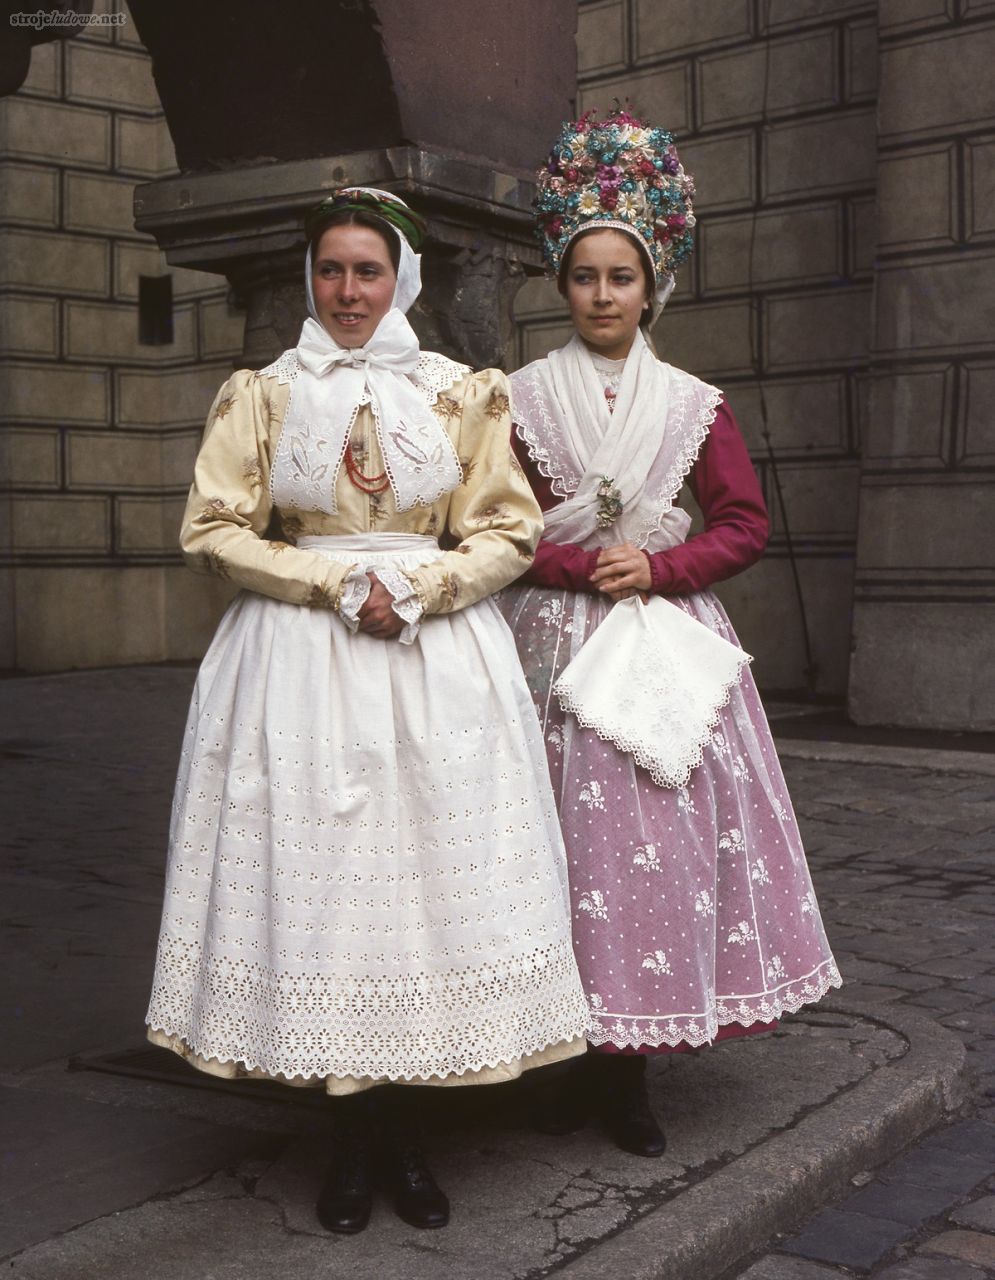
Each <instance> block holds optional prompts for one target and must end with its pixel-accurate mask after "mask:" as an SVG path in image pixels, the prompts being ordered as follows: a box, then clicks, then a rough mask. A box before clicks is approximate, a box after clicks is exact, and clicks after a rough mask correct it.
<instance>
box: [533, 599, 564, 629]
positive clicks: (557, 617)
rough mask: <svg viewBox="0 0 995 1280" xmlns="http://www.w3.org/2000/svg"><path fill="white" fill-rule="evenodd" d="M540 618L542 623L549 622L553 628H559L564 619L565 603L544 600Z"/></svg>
mask: <svg viewBox="0 0 995 1280" xmlns="http://www.w3.org/2000/svg"><path fill="white" fill-rule="evenodd" d="M538 616H539V620H540V621H541V622H548V623H550V625H551V626H558V625H559V623H560V621H561V620H562V618H563V601H562V600H544V601H543V602H542V606H541V607H540V609H539V615H538Z"/></svg>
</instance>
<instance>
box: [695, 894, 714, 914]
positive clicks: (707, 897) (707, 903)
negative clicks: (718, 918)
mask: <svg viewBox="0 0 995 1280" xmlns="http://www.w3.org/2000/svg"><path fill="white" fill-rule="evenodd" d="M694 913H695V915H697V916H714V915H715V905H714V903H713V902H712V895H711V894H710V893H709V892H708V890H707V889H702V891H701V893H699V894H697V895H696V896H695V900H694Z"/></svg>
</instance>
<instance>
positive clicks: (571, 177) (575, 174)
mask: <svg viewBox="0 0 995 1280" xmlns="http://www.w3.org/2000/svg"><path fill="white" fill-rule="evenodd" d="M563 176H564V177H565V178H566V180H567V182H578V181H579V180H580V170H579V169H575V168H574V167H573V165H571V166H570V168H569V169H567V171H566V172H565V173H564V175H563Z"/></svg>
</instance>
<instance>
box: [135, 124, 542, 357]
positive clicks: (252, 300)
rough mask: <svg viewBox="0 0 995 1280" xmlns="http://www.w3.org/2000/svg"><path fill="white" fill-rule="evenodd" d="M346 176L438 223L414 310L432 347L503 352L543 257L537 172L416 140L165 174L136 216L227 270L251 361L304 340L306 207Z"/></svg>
mask: <svg viewBox="0 0 995 1280" xmlns="http://www.w3.org/2000/svg"><path fill="white" fill-rule="evenodd" d="M343 184H355V185H361V186H376V187H383V188H385V189H387V190H391V191H396V192H397V193H398V195H400V196H402V197H403V198H404V199H408V200H410V201H411V203H412V204H413V205H414V207H415V208H417V209H418V211H419V212H420V213H421V214H422V215H423V216H424V217H425V219H426V221H427V223H428V243H427V245H426V248H425V251H424V254H423V262H422V277H423V281H424V286H423V289H422V293H421V296H420V297H419V299H418V301H417V302H416V304H415V306H414V307H413V308H412V312H411V320H412V323H413V325H414V328H415V329H416V331H417V332H418V335H419V337H420V338H421V340H422V342H423V343H424V345H425V346H426V347H427V348H430V349H432V350H436V351H442V352H444V353H445V354H447V355H451V356H453V357H454V358H458V359H460V360H464V361H467V362H468V363H470V364H473V365H475V366H488V365H498V364H501V363H503V360H504V356H505V353H506V351H507V349H508V347H509V345H510V343H511V341H512V337H513V320H512V308H511V304H512V300H513V297H514V293H515V291H516V290H517V287H518V285H519V284H520V282H521V280H522V279H523V278H524V272H525V270H526V269H527V268H531V269H533V270H538V269H539V252H538V246H537V245H536V244H535V242H534V240H533V237H532V218H531V214H530V212H529V202H530V199H531V192H532V186H531V182H530V181H529V180H528V179H526V178H524V177H521V176H518V175H515V174H506V173H505V174H503V173H500V172H496V171H495V170H494V169H493V168H491V167H489V166H487V165H486V164H479V163H475V162H472V161H468V160H463V159H459V158H457V157H454V156H451V155H446V154H443V153H439V152H430V151H427V150H423V149H419V148H415V147H398V148H388V149H383V150H378V151H367V152H360V153H358V154H353V155H343V156H332V157H327V156H326V157H322V158H321V159H317V160H301V161H294V162H289V163H285V164H272V165H267V166H265V167H260V168H258V169H248V170H247V169H237V170H231V171H229V172H226V173H218V174H200V175H196V176H191V177H179V178H168V179H162V180H160V181H158V182H153V183H148V184H146V185H144V186H140V187H138V188H137V190H136V193H135V225H136V226H137V227H138V229H139V230H141V231H149V232H151V233H152V234H154V235H155V237H156V239H157V240H158V242H159V244H160V246H161V247H162V248H163V250H164V251H165V253H166V257H167V260H168V261H169V262H170V263H171V264H172V265H174V266H178V267H193V268H197V269H200V270H203V271H214V272H222V273H224V274H225V275H226V276H227V277H228V279H229V280H230V281H231V283H232V285H233V286H234V288H235V291H236V295H237V296H238V298H239V300H240V301H241V302H242V304H243V305H244V306H245V307H246V309H247V317H246V325H245V348H244V351H243V361H244V364H245V365H246V366H247V367H250V368H260V367H262V366H263V365H265V364H268V363H269V361H270V360H272V359H273V357H274V356H275V355H277V354H278V353H279V352H280V351H282V350H284V349H285V348H286V347H288V346H292V345H293V344H294V343H295V341H296V339H297V336H298V334H299V333H300V327H301V322H302V320H303V319H304V317H305V315H306V314H307V313H306V310H305V302H304V276H303V263H304V249H305V241H304V233H303V229H302V228H303V216H304V211H305V210H306V209H307V208H308V207H309V206H310V205H312V204H314V203H315V202H316V201H318V200H320V199H321V197H322V195H323V194H325V193H326V192H328V191H329V190H331V189H332V188H334V187H338V186H341V185H343Z"/></svg>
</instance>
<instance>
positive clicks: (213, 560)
mask: <svg viewBox="0 0 995 1280" xmlns="http://www.w3.org/2000/svg"><path fill="white" fill-rule="evenodd" d="M263 381H264V380H263V379H261V378H259V377H258V376H257V375H256V374H255V373H253V372H252V370H250V369H241V370H239V372H237V373H235V374H233V375H232V377H231V378H229V380H228V381H227V382H226V383H225V385H224V386H223V387H222V388H221V390H220V391H219V392H218V395H217V397H216V399H215V401H214V404H213V405H212V406H211V411H210V413H209V414H208V418H207V428H206V430H205V433H204V440H203V443H202V444H201V447H200V453H199V454H198V455H197V465H196V468H195V470H194V481H193V485H192V486H191V489H190V496H189V498H188V500H187V507H186V511H185V512H184V515H183V527H182V529H181V531H180V547H181V549H182V551H183V555H184V558H185V559H186V562H187V564H188V565H189V566H190V568H191V569H195V570H198V571H200V572H202V573H213V574H216V575H217V576H218V577H220V578H224V579H226V580H229V581H231V582H234V583H235V584H236V585H237V586H240V587H244V588H245V589H246V590H248V591H257V592H259V593H260V594H261V595H265V596H272V597H273V598H274V599H276V600H285V601H287V602H289V603H290V604H310V605H316V606H318V607H321V608H337V607H338V598H339V593H340V590H341V584H342V580H343V579H344V578H345V576H346V574H347V573H348V566H343V565H340V564H334V563H333V562H331V561H329V560H326V559H325V558H324V557H322V556H319V555H317V554H316V553H315V552H312V551H304V550H299V549H298V548H297V547H293V546H290V545H289V544H288V543H286V542H277V541H270V540H269V539H267V538H266V536H265V534H266V529H267V526H268V525H269V521H270V516H271V514H272V510H273V507H272V500H271V498H270V492H269V467H270V435H269V413H268V408H267V404H266V400H265V389H264V386H263V385H262V384H263Z"/></svg>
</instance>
